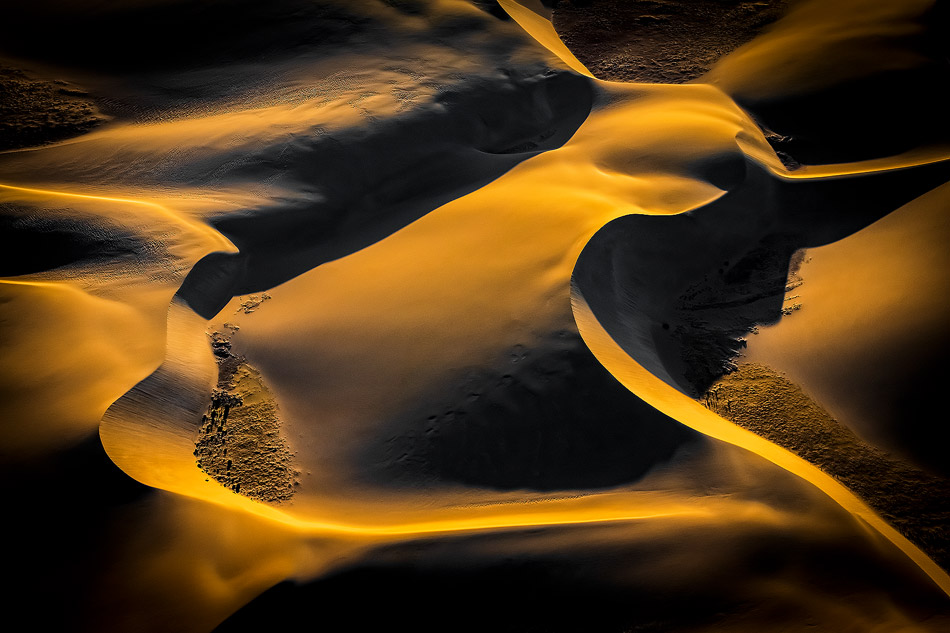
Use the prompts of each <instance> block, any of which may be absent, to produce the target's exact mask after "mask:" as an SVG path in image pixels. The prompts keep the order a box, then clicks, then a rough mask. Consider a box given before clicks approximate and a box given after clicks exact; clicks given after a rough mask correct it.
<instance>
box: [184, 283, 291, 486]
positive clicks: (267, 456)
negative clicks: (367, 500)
mask: <svg viewBox="0 0 950 633" xmlns="http://www.w3.org/2000/svg"><path fill="white" fill-rule="evenodd" d="M251 301H254V300H251ZM231 333H232V332H231V331H227V332H224V333H222V332H212V333H211V334H210V338H211V347H212V349H213V350H214V355H215V360H216V361H217V363H218V385H217V388H216V389H215V390H214V393H213V394H212V396H211V405H210V406H209V407H208V412H207V414H205V415H204V416H202V418H201V426H200V427H199V428H198V438H197V440H196V441H195V459H196V460H197V462H198V467H199V468H201V470H203V471H205V472H206V473H208V474H209V475H211V476H212V477H213V478H214V479H216V480H217V481H219V482H220V483H221V484H222V485H223V486H225V487H227V488H230V489H231V490H233V491H234V492H238V493H241V494H243V495H245V496H247V497H250V498H252V499H258V500H260V501H266V502H269V503H279V502H282V501H288V500H289V499H291V498H292V497H293V496H294V492H296V490H295V486H296V485H297V471H296V469H295V467H294V455H293V453H292V452H291V450H290V448H289V446H288V444H287V440H286V439H285V438H284V437H283V435H281V430H280V417H279V416H278V410H277V402H276V401H275V400H274V398H273V396H272V395H271V394H270V392H269V391H268V390H267V387H266V386H264V382H263V380H262V378H261V375H260V373H259V372H258V371H257V370H255V369H254V368H253V367H251V366H250V365H248V364H247V361H246V360H245V359H244V358H243V357H241V356H234V355H233V354H232V353H231V342H230V340H229V336H230V334H231Z"/></svg>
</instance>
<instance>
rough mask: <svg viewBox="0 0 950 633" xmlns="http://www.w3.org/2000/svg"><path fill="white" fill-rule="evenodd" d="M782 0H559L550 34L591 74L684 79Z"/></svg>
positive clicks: (748, 32) (752, 32)
mask: <svg viewBox="0 0 950 633" xmlns="http://www.w3.org/2000/svg"><path fill="white" fill-rule="evenodd" d="M789 1H790V0H766V1H759V2H743V1H741V0H715V1H712V2H694V1H691V0H562V1H561V2H558V3H557V6H556V7H555V8H554V15H553V22H554V28H555V30H557V32H558V35H559V36H560V37H561V39H562V40H563V41H564V43H565V44H566V45H567V47H568V48H569V49H571V52H573V53H574V55H576V56H577V58H578V59H580V60H581V61H582V62H583V63H584V65H585V66H587V68H588V69H590V71H591V72H592V73H593V74H594V76H595V77H597V78H599V79H607V80H611V81H635V82H641V83H684V82H687V81H690V80H692V79H696V78H697V77H699V76H701V75H702V74H703V73H705V72H706V71H707V70H709V69H710V68H711V67H712V66H713V64H714V63H716V61H717V60H719V58H721V57H723V56H724V55H726V54H728V53H730V52H732V51H733V50H735V49H736V48H738V47H740V46H742V45H743V44H745V43H746V42H748V41H750V40H751V39H752V38H753V37H755V36H756V34H758V33H759V32H760V31H761V30H762V29H763V28H764V27H765V26H766V25H768V24H770V23H772V22H774V21H775V20H777V19H778V18H779V17H780V16H781V15H782V13H783V11H784V10H785V8H786V6H787V5H788V4H789Z"/></svg>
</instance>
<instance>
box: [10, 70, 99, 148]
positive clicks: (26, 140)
mask: <svg viewBox="0 0 950 633" xmlns="http://www.w3.org/2000/svg"><path fill="white" fill-rule="evenodd" d="M104 120H105V118H104V117H103V116H102V115H101V114H100V113H99V111H98V110H97V109H96V106H95V104H94V103H93V101H92V99H91V98H90V97H89V95H88V94H87V93H86V92H84V91H82V90H81V89H80V88H78V87H76V86H73V85H71V84H69V83H67V82H65V81H59V80H50V79H43V78H39V77H34V76H32V75H29V74H27V73H26V72H24V71H23V70H20V69H17V68H11V67H9V66H3V65H0V150H9V149H18V148H21V147H32V146H36V145H44V144H46V143H53V142H55V141H61V140H64V139H67V138H70V137H73V136H79V135H80V134H83V133H85V132H88V131H89V130H91V129H92V128H94V127H95V126H97V125H99V124H100V123H102V122H103V121H104Z"/></svg>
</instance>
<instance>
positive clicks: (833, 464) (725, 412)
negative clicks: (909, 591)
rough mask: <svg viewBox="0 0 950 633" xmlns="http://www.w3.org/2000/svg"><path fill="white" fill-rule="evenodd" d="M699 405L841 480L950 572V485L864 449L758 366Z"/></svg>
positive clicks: (740, 371)
mask: <svg viewBox="0 0 950 633" xmlns="http://www.w3.org/2000/svg"><path fill="white" fill-rule="evenodd" d="M702 402H703V404H705V405H706V406H707V407H708V408H710V409H712V410H713V411H715V412H716V413H718V414H719V415H721V416H723V417H725V418H727V419H729V420H731V421H733V422H734V423H736V424H737V425H739V426H741V427H743V428H746V429H749V430H750V431H752V432H754V433H756V434H757V435H760V436H762V437H764V438H766V439H767V440H769V441H771V442H774V443H775V444H778V445H779V446H781V447H783V448H785V449H787V450H789V451H791V452H793V453H795V454H796V455H798V456H799V457H801V458H803V459H805V460H807V461H808V462H810V463H812V464H814V465H815V466H817V467H818V468H820V469H821V470H823V471H824V472H826V473H828V474H829V475H831V476H832V477H834V478H835V479H837V480H838V481H840V482H841V483H842V484H844V485H845V486H847V487H848V488H849V489H850V490H851V491H852V492H854V493H855V494H857V495H858V496H859V497H861V498H862V499H863V500H864V501H865V502H866V503H867V504H868V505H870V506H871V507H872V508H874V510H876V511H877V512H878V513H880V514H881V516H883V517H884V519H885V520H887V521H888V522H889V523H890V524H891V525H893V526H894V527H895V528H897V530H899V531H900V532H901V533H902V534H903V535H904V536H906V537H907V538H908V539H910V540H911V541H913V542H914V543H915V544H916V545H917V546H918V547H920V548H921V549H922V550H923V551H924V552H926V553H927V554H928V555H929V556H930V557H931V558H933V560H934V561H935V562H936V563H937V564H938V565H940V566H941V567H943V568H944V569H950V481H948V480H947V479H944V478H942V477H939V476H936V475H933V474H930V473H928V472H926V471H923V470H921V469H919V468H916V467H914V466H912V465H910V464H907V463H906V462H904V461H901V460H900V459H898V458H896V457H894V456H892V455H889V454H887V453H885V452H883V451H881V450H879V449H877V448H875V447H872V446H869V445H868V444H865V443H864V442H863V441H862V440H861V439H859V438H858V437H857V436H856V435H854V433H852V432H851V431H850V430H849V429H847V428H846V427H845V426H843V425H841V424H839V423H838V422H837V421H836V420H835V419H834V418H833V417H831V415H829V414H828V412H827V411H825V410H824V409H822V408H821V406H819V405H818V404H817V403H816V402H814V401H813V400H812V399H811V398H809V397H808V395H807V394H805V393H804V392H803V391H802V390H801V388H799V387H798V386H797V385H795V384H794V383H792V382H790V381H789V380H788V379H786V378H785V377H783V376H782V375H780V374H778V373H777V372H775V371H772V370H771V369H769V368H767V367H764V366H761V365H755V364H743V365H739V366H738V368H737V369H736V371H734V372H733V373H731V374H729V375H727V376H725V377H723V378H722V379H721V380H720V381H719V382H718V383H716V384H715V385H714V386H713V387H712V388H710V389H709V391H707V392H706V394H705V395H704V396H703V398H702Z"/></svg>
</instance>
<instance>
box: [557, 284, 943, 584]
mask: <svg viewBox="0 0 950 633" xmlns="http://www.w3.org/2000/svg"><path fill="white" fill-rule="evenodd" d="M571 303H572V306H573V308H574V315H575V318H576V319H577V327H578V329H579V330H580V332H581V336H582V337H583V338H584V341H585V342H586V343H587V345H588V347H590V349H591V351H592V352H593V353H594V355H595V356H596V357H597V358H598V360H600V362H601V363H603V365H604V367H606V368H607V370H608V371H610V373H611V374H613V375H614V377H616V378H617V380H619V381H620V382H621V383H622V384H623V385H624V386H626V387H627V388H628V389H630V390H631V391H633V392H634V393H636V394H637V395H638V396H640V397H642V398H643V399H644V400H645V401H646V402H648V403H649V404H651V405H653V406H654V407H656V408H657V409H659V410H660V411H663V412H664V413H666V414H667V415H669V416H670V417H673V418H674V419H676V420H679V421H680V422H682V423H683V424H685V425H687V426H689V427H691V428H694V429H696V430H697V431H700V432H702V433H704V434H706V435H708V436H710V437H713V438H716V439H719V440H722V441H724V442H728V443H730V444H733V445H735V446H739V447H740V448H744V449H746V450H748V451H751V452H753V453H755V454H757V455H760V456H762V457H764V458H765V459H767V460H769V461H770V462H772V463H773V464H775V465H776V466H779V467H780V468H783V469H785V470H787V471H788V472H790V473H792V474H794V475H796V476H798V477H801V478H802V479H804V480H805V481H807V482H809V483H811V484H812V485H814V486H815V487H817V488H818V489H819V490H821V491H822V492H824V493H825V494H827V495H828V496H829V497H831V498H832V499H834V501H835V502H836V503H838V504H839V505H840V506H841V507H842V508H844V509H845V510H847V511H848V512H850V513H851V514H853V515H854V516H856V517H858V518H860V519H862V520H863V521H864V522H865V523H866V524H867V525H868V526H870V527H871V528H872V529H874V530H876V531H877V532H878V533H880V534H881V536H883V537H884V538H886V539H887V540H889V541H890V542H891V543H893V544H894V545H895V546H896V547H897V548H898V549H900V550H901V551H902V552H904V553H905V554H906V555H907V556H908V558H910V559H911V560H912V561H914V563H915V564H916V565H917V566H918V567H920V569H921V570H923V572H924V573H925V574H927V575H928V576H929V577H930V578H931V580H933V581H934V583H936V585H937V586H938V587H940V589H941V590H942V591H943V592H944V593H946V594H947V595H950V575H948V574H947V572H945V571H944V570H943V569H941V568H940V567H939V566H937V564H936V563H934V562H933V560H931V559H930V557H928V556H927V555H926V554H924V553H923V552H922V551H921V550H920V549H919V548H918V547H917V546H915V545H914V544H913V543H911V542H910V541H909V540H907V539H906V538H905V537H904V536H903V535H902V534H900V532H898V531H897V530H895V529H894V528H893V527H891V526H890V525H889V524H888V523H887V522H886V521H884V519H882V518H881V517H880V515H878V514H877V513H876V512H874V510H872V509H871V508H870V507H868V506H867V505H866V504H865V503H864V502H862V501H861V500H860V499H858V498H857V497H856V496H855V495H854V494H853V493H852V492H851V491H849V490H848V489H847V488H845V487H844V486H842V485H841V484H840V483H838V482H837V481H835V479H834V478H832V477H830V476H829V475H826V474H825V473H823V472H822V471H821V470H819V469H818V468H816V467H815V466H812V465H811V464H809V463H808V462H807V461H805V460H803V459H801V458H800V457H798V456H797V455H794V454H793V453H791V452H789V451H787V450H785V449H783V448H781V447H779V446H776V445H775V444H773V443H772V442H769V441H768V440H766V439H764V438H763V437H760V436H758V435H756V434H755V433H752V432H751V431H747V430H745V429H743V428H741V427H739V426H736V425H735V424H733V423H731V422H729V421H728V420H726V419H724V418H722V417H720V416H718V415H716V414H715V413H713V412H712V411H710V410H709V409H707V408H705V407H703V406H702V405H701V404H699V403H698V402H696V401H695V400H693V399H692V398H688V397H687V396H685V395H683V394H682V393H680V392H679V391H677V390H676V389H674V388H673V387H671V386H669V385H667V384H666V383H664V382H663V381H662V380H659V379H658V378H656V377H655V376H653V375H652V374H650V373H649V372H647V371H646V370H645V369H643V368H642V367H641V366H640V365H639V364H638V363H637V362H636V361H635V360H633V359H632V358H630V356H629V355H627V354H626V353H625V352H624V351H623V350H622V349H621V348H620V347H619V346H618V345H617V344H616V343H615V342H614V340H613V339H612V338H611V337H610V335H609V334H608V333H607V332H606V331H605V330H604V329H603V327H602V326H601V325H600V323H599V322H598V321H597V317H596V316H595V315H594V314H593V312H592V311H591V310H590V308H589V307H588V306H587V302H586V301H585V300H584V297H583V295H582V294H581V293H580V291H579V290H578V289H577V288H576V286H575V287H573V288H572V295H571Z"/></svg>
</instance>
